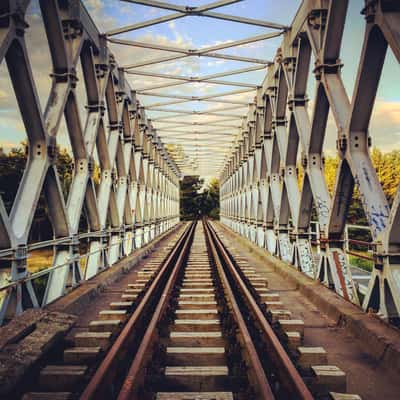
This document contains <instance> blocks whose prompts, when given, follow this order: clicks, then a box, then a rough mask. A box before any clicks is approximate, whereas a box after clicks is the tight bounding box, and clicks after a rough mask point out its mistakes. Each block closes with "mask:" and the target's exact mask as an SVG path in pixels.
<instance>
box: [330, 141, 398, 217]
mask: <svg viewBox="0 0 400 400" xmlns="http://www.w3.org/2000/svg"><path fill="white" fill-rule="evenodd" d="M371 159H372V164H373V166H374V167H375V170H376V173H377V176H378V179H379V182H380V183H381V185H382V189H383V192H384V193H385V196H386V198H387V200H388V202H389V204H392V203H393V200H394V197H395V195H396V191H397V187H398V185H399V183H400V151H399V150H393V151H391V152H389V153H383V152H382V151H381V150H379V149H377V148H376V147H374V148H373V149H372V150H371ZM338 165H339V159H338V157H326V158H325V168H324V172H325V178H326V182H327V185H328V190H329V192H330V193H331V194H333V191H334V187H335V182H336V174H337V169H338ZM347 222H348V223H351V224H359V225H367V220H366V218H365V214H364V210H363V207H362V203H361V200H360V193H359V191H358V188H357V187H355V188H354V193H353V197H352V201H351V204H350V207H349V212H348V215H347Z"/></svg>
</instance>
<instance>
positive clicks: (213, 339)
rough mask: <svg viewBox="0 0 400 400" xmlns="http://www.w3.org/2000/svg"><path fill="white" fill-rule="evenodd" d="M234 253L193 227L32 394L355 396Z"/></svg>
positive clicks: (204, 398)
mask: <svg viewBox="0 0 400 400" xmlns="http://www.w3.org/2000/svg"><path fill="white" fill-rule="evenodd" d="M233 255H234V252H233V251H232V250H231V251H229V250H228V248H227V247H226V246H225V245H224V243H223V241H222V240H221V238H220V237H219V236H218V235H217V232H216V230H215V229H214V227H213V226H212V225H211V224H210V223H209V222H206V221H204V222H203V223H201V222H197V223H196V222H194V223H190V224H188V225H187V226H186V228H185V229H184V232H183V233H182V234H181V235H177V237H176V238H175V240H174V241H173V242H171V243H170V245H169V247H168V248H166V249H165V251H164V254H162V253H161V254H156V255H154V256H152V257H150V259H149V261H148V262H147V263H146V264H145V266H144V267H143V268H142V270H140V271H139V272H138V279H137V280H136V282H135V283H133V284H130V285H129V287H128V288H127V289H126V291H125V293H124V295H123V297H122V299H121V301H120V302H114V303H111V304H110V310H104V311H102V312H101V313H100V317H101V319H99V320H95V321H92V322H91V324H90V325H89V332H81V333H79V334H77V335H76V336H75V341H74V346H72V347H69V348H66V349H65V350H64V351H63V355H62V359H60V358H59V359H58V360H57V357H55V359H54V360H51V362H50V363H49V364H48V365H46V366H44V367H43V369H42V370H41V371H40V372H39V374H38V379H37V380H36V381H35V382H34V383H32V385H31V388H30V389H31V390H30V391H29V392H28V393H26V394H25V395H24V396H23V399H24V400H38V399H41V400H47V399H54V400H66V399H82V400H99V399H107V400H108V399H118V400H128V399H136V400H147V399H157V400H233V399H236V400H250V399H262V400H266V399H313V398H321V399H326V398H333V399H342V398H346V399H352V398H353V397H351V396H352V395H346V396H350V397H340V396H342V395H341V394H337V393H336V394H335V393H329V392H330V391H331V390H332V388H333V389H334V391H335V389H337V388H342V387H343V384H342V381H343V379H342V378H343V377H342V375H343V374H342V371H340V370H339V369H337V368H336V367H335V366H330V365H325V364H326V354H324V351H323V349H322V351H321V349H319V348H311V349H308V351H302V353H300V355H299V353H298V351H296V348H297V346H298V345H300V344H301V340H302V337H301V336H302V331H301V323H299V321H297V320H295V321H293V320H292V321H293V322H294V323H292V324H291V323H290V320H289V323H287V318H286V316H287V315H288V313H287V312H285V311H284V310H279V309H278V310H277V309H276V307H274V304H276V303H279V299H277V298H276V295H275V294H274V293H271V292H270V291H269V290H268V288H267V285H268V282H267V281H266V279H265V278H263V277H261V276H260V275H258V274H257V273H256V272H255V270H254V268H252V267H251V265H248V264H247V263H246V262H243V260H241V258H240V255H236V257H235V259H234V257H233ZM285 321H286V323H285ZM300 322H301V321H300ZM288 327H289V328H288ZM291 329H293V331H291ZM321 361H322V364H323V365H321ZM313 363H314V364H317V365H313ZM356 398H357V396H355V397H354V399H356Z"/></svg>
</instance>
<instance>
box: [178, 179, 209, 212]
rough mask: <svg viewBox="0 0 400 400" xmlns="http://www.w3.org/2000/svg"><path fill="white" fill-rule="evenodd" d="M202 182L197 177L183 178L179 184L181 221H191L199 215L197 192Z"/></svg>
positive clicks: (199, 200) (199, 202)
mask: <svg viewBox="0 0 400 400" xmlns="http://www.w3.org/2000/svg"><path fill="white" fill-rule="evenodd" d="M202 186H203V180H202V179H200V177H199V176H196V175H193V176H189V175H188V176H185V177H184V178H183V179H182V180H181V183H180V199H181V219H183V220H185V219H193V218H197V217H198V216H200V215H201V210H200V204H201V199H200V197H201V196H200V195H199V191H200V189H201V187H202Z"/></svg>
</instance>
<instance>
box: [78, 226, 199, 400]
mask: <svg viewBox="0 0 400 400" xmlns="http://www.w3.org/2000/svg"><path fill="white" fill-rule="evenodd" d="M194 226H195V223H192V224H190V226H189V227H188V228H187V229H186V230H185V232H184V234H183V235H182V237H181V238H180V239H179V241H178V242H177V243H176V245H175V246H174V248H173V249H172V250H171V252H170V254H169V256H168V257H167V259H166V260H165V261H164V263H163V265H162V267H161V269H160V271H159V273H158V274H157V276H156V277H155V279H154V280H153V282H152V283H151V285H150V286H149V288H148V290H147V292H146V293H145V295H144V297H143V298H142V300H141V301H140V303H139V305H138V306H137V308H136V309H135V311H134V312H133V314H132V315H131V317H130V319H129V320H128V322H127V323H126V325H125V327H124V328H123V330H122V331H121V333H120V334H119V336H118V338H117V339H116V341H115V342H114V344H113V345H112V347H111V349H110V350H109V351H108V353H107V355H106V356H105V358H104V359H103V361H102V362H101V364H100V366H99V367H98V369H97V370H96V372H95V374H94V375H93V377H92V378H91V380H90V382H89V384H88V386H87V387H86V388H85V390H84V392H83V393H82V395H81V397H80V399H81V400H102V399H107V400H108V399H110V398H115V397H116V396H115V392H116V391H118V389H116V388H115V387H114V382H113V381H114V379H116V378H120V377H117V376H116V375H117V371H118V363H119V362H120V360H121V359H122V358H124V357H125V356H126V354H125V353H126V352H127V351H128V348H129V346H130V344H131V343H132V342H133V341H134V339H135V334H136V336H137V329H138V327H139V325H140V324H141V322H142V317H143V315H144V314H145V311H146V310H148V308H149V305H150V304H151V302H152V301H154V300H155V299H157V298H158V296H159V294H160V292H161V293H162V295H161V296H160V298H161V302H163V301H164V302H165V301H166V296H167V293H168V292H167V291H166V289H167V288H168V289H169V288H170V286H171V278H172V277H175V276H176V271H177V267H178V266H179V263H181V262H182V257H183V254H184V252H185V251H187V249H188V244H189V243H190V239H191V237H192V236H193V231H194ZM171 269H172V272H171V271H170V270H171ZM167 278H168V281H167V284H166V285H165V286H164V288H165V289H164V290H163V285H162V284H163V281H165V280H166V279H167ZM161 302H160V303H161ZM160 303H159V304H160ZM159 304H158V306H157V308H156V313H157V311H158V309H159ZM153 319H154V316H153V318H152V321H153ZM147 332H148V329H147V331H146V334H145V336H144V338H143V340H142V342H141V344H140V346H139V348H138V350H137V353H136V357H135V360H136V359H138V357H139V356H140V357H142V356H143V355H144V354H143V342H144V341H145V340H146V339H147V338H148V335H147ZM134 333H135V334H134ZM130 372H131V371H130ZM129 376H130V375H129V373H128V377H129ZM125 391H126V387H125V386H124V388H123V391H122V392H125ZM122 392H121V393H122ZM122 398H123V397H122Z"/></svg>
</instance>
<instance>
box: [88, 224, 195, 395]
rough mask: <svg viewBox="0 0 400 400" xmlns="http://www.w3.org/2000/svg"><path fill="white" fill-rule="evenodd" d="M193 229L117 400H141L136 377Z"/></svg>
mask: <svg viewBox="0 0 400 400" xmlns="http://www.w3.org/2000/svg"><path fill="white" fill-rule="evenodd" d="M195 227H196V222H193V223H192V224H191V226H190V231H189V233H188V235H187V236H186V237H185V242H184V244H183V246H182V248H180V254H179V256H178V259H177V260H176V263H175V266H174V268H173V270H172V272H171V274H170V277H169V279H168V282H167V284H166V285H165V287H164V290H163V292H162V295H161V296H160V301H159V302H158V304H157V307H156V309H155V311H154V314H153V316H152V318H151V321H150V323H149V325H148V327H147V329H146V333H145V334H144V337H143V340H142V341H141V343H140V346H139V349H138V351H137V352H136V355H135V358H134V359H133V361H132V363H131V366H130V368H129V371H128V374H127V375H126V377H125V380H124V383H123V384H122V387H121V390H120V392H119V395H118V397H117V399H118V400H141V397H140V394H138V393H137V389H139V386H140V385H137V381H138V377H139V375H140V374H141V373H142V372H143V371H142V370H143V367H144V363H145V361H146V360H147V357H148V353H149V351H150V347H151V345H152V343H153V342H154V338H155V334H156V332H157V324H158V322H159V321H160V319H161V317H162V315H163V312H164V311H165V308H166V307H167V306H168V301H169V299H170V296H171V293H172V290H173V288H174V286H175V283H176V280H177V277H178V273H179V271H180V269H181V267H182V266H183V264H184V262H185V259H186V257H187V255H188V254H189V251H190V245H191V242H192V239H193V235H194V229H195ZM138 396H139V397H138ZM96 400H97V399H96Z"/></svg>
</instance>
